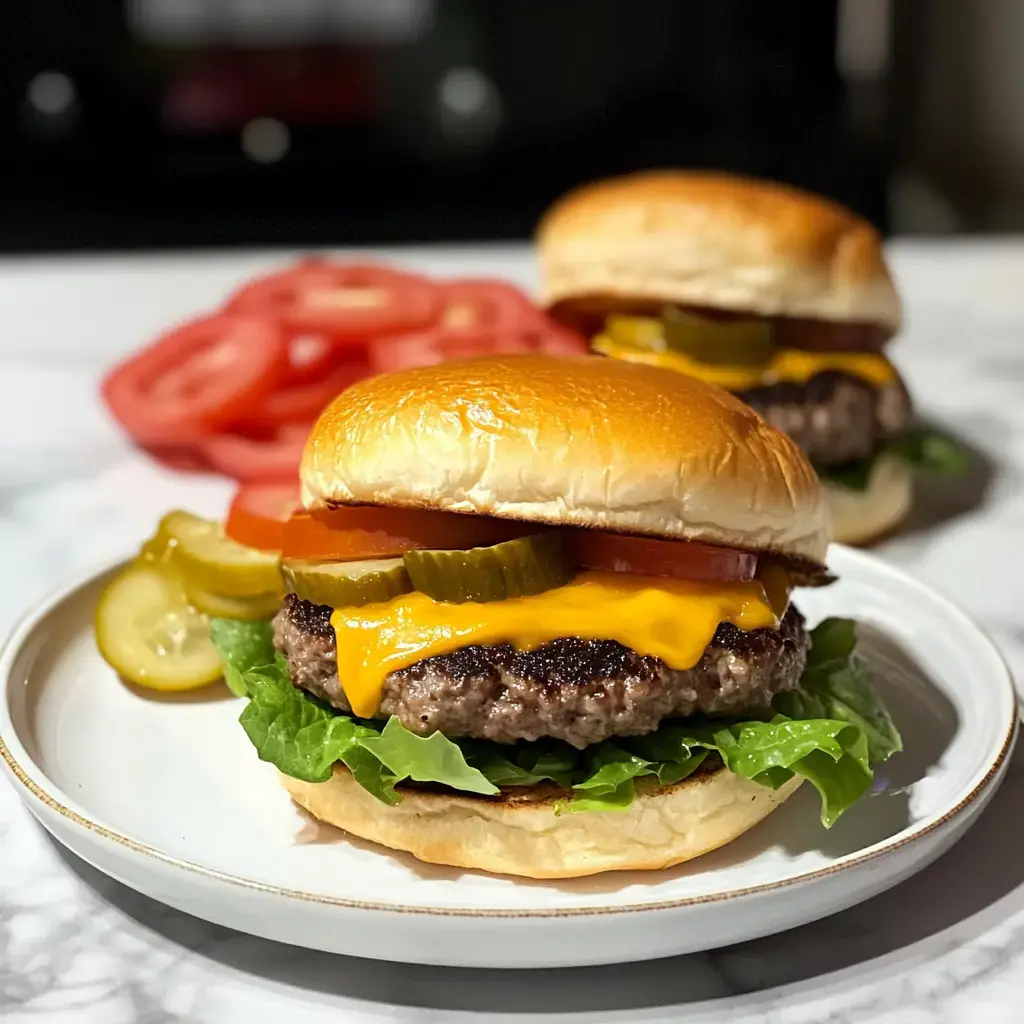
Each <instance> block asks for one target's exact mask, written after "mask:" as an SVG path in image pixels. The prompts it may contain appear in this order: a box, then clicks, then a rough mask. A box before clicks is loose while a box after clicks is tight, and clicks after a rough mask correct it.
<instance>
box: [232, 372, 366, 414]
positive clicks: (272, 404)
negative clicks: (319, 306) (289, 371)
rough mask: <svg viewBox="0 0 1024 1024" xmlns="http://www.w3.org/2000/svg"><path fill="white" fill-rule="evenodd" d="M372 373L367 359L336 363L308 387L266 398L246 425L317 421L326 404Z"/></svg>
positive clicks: (274, 393)
mask: <svg viewBox="0 0 1024 1024" xmlns="http://www.w3.org/2000/svg"><path fill="white" fill-rule="evenodd" d="M369 373H371V370H370V366H369V363H368V362H366V361H365V360H352V361H347V362H340V363H336V364H335V365H334V367H333V368H332V369H330V370H329V371H328V372H327V374H326V376H324V377H322V378H320V379H319V380H316V381H311V382H309V383H306V384H297V385H295V386H293V387H286V388H279V389H278V390H276V391H271V392H270V394H269V395H264V396H263V398H261V399H260V400H259V401H258V402H256V403H255V404H254V405H253V406H252V407H251V408H250V409H249V411H248V412H247V414H246V417H245V420H246V422H252V423H256V424H286V423H294V422H296V421H299V422H306V421H309V420H314V419H316V417H317V416H319V415H320V413H321V412H323V410H324V408H325V407H326V405H327V404H328V403H329V402H330V401H331V400H332V399H333V398H335V397H336V396H337V395H340V394H341V392H342V391H344V390H345V389H346V388H347V387H348V386H349V385H350V384H354V383H355V382H356V381H357V380H361V379H362V378H363V377H366V376H367V375H368V374H369Z"/></svg>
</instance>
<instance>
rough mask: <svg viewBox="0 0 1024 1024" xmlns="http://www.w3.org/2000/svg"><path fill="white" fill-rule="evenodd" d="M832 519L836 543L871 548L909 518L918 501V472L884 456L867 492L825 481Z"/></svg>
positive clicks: (888, 456)
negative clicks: (864, 545) (914, 501)
mask: <svg viewBox="0 0 1024 1024" xmlns="http://www.w3.org/2000/svg"><path fill="white" fill-rule="evenodd" d="M824 484H825V493H826V494H827V495H828V504H829V511H830V513H831V515H832V539H833V540H835V541H839V542H840V543H841V544H869V543H870V542H871V541H873V540H877V539H878V538H879V537H882V536H883V535H884V534H886V533H888V532H889V531H890V530H892V529H894V528H895V527H896V526H898V525H899V524H900V523H901V522H903V520H904V519H905V518H906V515H907V513H908V512H909V511H910V506H911V504H912V503H913V499H914V472H913V470H912V469H911V468H910V467H909V466H908V465H907V464H906V463H905V462H904V461H903V460H902V459H900V458H898V457H897V456H895V455H880V456H879V457H878V458H877V459H876V460H875V464H874V465H873V466H872V467H871V476H870V477H869V478H868V486H867V487H866V488H865V489H864V490H863V491H855V490H853V489H852V488H849V487H843V486H841V485H840V484H835V483H832V482H831V481H829V480H825V481H824Z"/></svg>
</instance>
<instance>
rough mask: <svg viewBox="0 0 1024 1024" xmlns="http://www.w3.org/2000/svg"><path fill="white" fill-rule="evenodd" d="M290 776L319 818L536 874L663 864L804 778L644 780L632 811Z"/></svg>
mask: <svg viewBox="0 0 1024 1024" xmlns="http://www.w3.org/2000/svg"><path fill="white" fill-rule="evenodd" d="M281 781H282V783H283V784H284V786H285V788H286V789H287V790H288V792H289V793H290V794H291V796H292V799H293V800H295V802H296V803H298V804H299V805H300V806H301V807H304V808H305V809H306V810H307V811H308V812H309V813H310V814H312V815H313V817H314V818H317V819H319V820H320V821H323V822H326V823H328V824H330V825H335V826H337V827H338V828H341V829H344V830H345V831H346V832H348V833H350V834H351V835H354V836H358V837H359V838H360V839H368V840H370V841H371V842H375V843H379V844H380V845H381V846H386V847H388V848H389V849H392V850H402V851H405V852H406V853H411V854H412V855H413V856H414V857H417V858H419V859H420V860H424V861H429V862H430V863H432V864H450V865H452V866H454V867H460V868H474V869H477V870H480V871H488V872H492V873H495V874H506V875H521V876H525V877H527V878H575V877H578V876H580V875H593V874H597V873H598V872H601V871H645V870H658V869H661V868H667V867H671V866H672V865H673V864H681V863H682V862H683V861H687V860H692V859H693V858H694V857H699V856H700V855H701V854H704V853H708V852H710V851H711V850H715V849H717V848H718V847H720V846H724V845H725V844H726V843H729V842H731V841H732V840H733V839H735V838H736V837H737V836H739V835H742V833H744V832H746V831H747V830H748V829H750V828H753V826H754V825H756V824H757V823H758V822H759V821H761V820H762V819H763V818H765V817H767V816H768V815H769V814H770V813H771V812H772V811H773V810H775V808H776V807H778V806H779V804H781V803H782V801H783V800H785V799H786V798H787V797H788V796H789V795H790V794H791V793H792V792H794V790H796V788H797V787H798V786H799V784H800V781H801V780H800V777H799V776H794V777H793V778H792V779H791V780H790V781H789V782H787V783H785V784H784V785H783V786H781V787H780V788H779V789H776V790H773V789H769V788H768V787H767V786H761V785H759V784H758V783H756V782H751V781H750V780H748V779H744V778H742V777H741V776H739V775H734V774H733V773H732V772H729V771H726V770H725V769H724V768H719V769H717V770H712V771H698V773H697V774H695V775H691V776H690V777H689V778H687V779H684V780H683V781H682V782H679V783H676V784H675V785H673V786H658V785H651V784H650V783H646V780H643V779H641V780H639V781H638V782H637V797H636V799H635V800H634V801H633V803H632V804H630V806H629V807H628V808H627V809H626V810H623V811H590V812H588V813H586V814H564V813H563V814H556V803H557V802H558V801H559V800H564V799H565V798H566V796H567V794H566V793H565V791H561V790H557V789H555V788H554V787H550V788H546V787H544V786H534V787H530V788H529V789H524V790H521V791H516V790H511V791H508V790H507V791H505V792H504V793H502V795H501V796H500V797H493V798H491V797H478V796H470V795H465V794H457V793H442V792H435V791H429V790H419V789H411V788H408V787H406V788H404V789H402V787H399V788H400V789H401V792H402V797H403V799H402V801H401V803H398V804H395V805H394V806H389V805H387V804H382V803H381V802H380V801H379V800H377V798H376V797H374V796H372V795H371V794H370V793H369V792H367V791H366V790H365V789H363V787H362V786H360V785H359V784H358V783H357V782H356V781H355V779H353V778H352V775H351V774H350V773H349V771H348V769H347V768H345V767H344V766H343V765H340V764H336V765H335V766H334V774H333V775H332V777H331V778H330V779H329V780H328V781H327V782H302V781H301V780H299V779H293V778H291V777H290V776H287V775H282V776H281Z"/></svg>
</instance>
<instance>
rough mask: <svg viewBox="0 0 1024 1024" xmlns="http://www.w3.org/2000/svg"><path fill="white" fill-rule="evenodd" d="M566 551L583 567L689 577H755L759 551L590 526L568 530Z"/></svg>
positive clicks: (681, 577)
mask: <svg viewBox="0 0 1024 1024" xmlns="http://www.w3.org/2000/svg"><path fill="white" fill-rule="evenodd" d="M564 544H565V551H566V554H567V555H568V556H569V558H570V560H571V561H572V562H573V563H574V564H575V565H578V566H580V567H581V568H584V569H598V570H602V571H604V572H628V573H635V574H637V575H640V576H675V577H678V578H680V579H687V580H741V581H745V580H752V579H753V578H754V574H755V572H756V571H757V555H755V554H751V553H750V552H748V551H737V550H735V549H734V548H726V547H717V546H715V545H713V544H700V543H698V542H697V541H692V540H658V539H656V538H653V537H627V536H623V535H621V534H615V533H599V532H596V531H595V532H591V531H590V530H567V531H566V533H565V537H564Z"/></svg>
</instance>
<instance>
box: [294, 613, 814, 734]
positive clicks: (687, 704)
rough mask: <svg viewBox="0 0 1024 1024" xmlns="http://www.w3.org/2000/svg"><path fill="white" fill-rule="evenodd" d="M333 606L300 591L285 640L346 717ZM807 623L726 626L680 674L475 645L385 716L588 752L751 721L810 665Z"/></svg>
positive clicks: (418, 728) (383, 708)
mask: <svg viewBox="0 0 1024 1024" xmlns="http://www.w3.org/2000/svg"><path fill="white" fill-rule="evenodd" d="M330 613H331V609H330V608H327V607H325V606H322V605H314V604H310V603H309V602H308V601H301V600H299V599H298V598H297V597H295V596H294V595H288V597H286V598H285V603H284V605H283V607H282V608H281V610H280V611H279V612H278V614H277V616H276V617H275V618H274V643H275V645H276V646H277V648H278V650H280V651H281V652H282V653H283V654H284V655H285V657H286V658H287V659H288V667H289V671H290V673H291V679H292V682H293V683H294V684H295V685H296V686H299V687H302V688H303V689H305V690H308V691H309V692H310V693H312V694H314V695H315V696H317V697H319V698H320V699H322V700H324V701H327V702H329V703H330V704H333V705H334V706H335V707H336V708H339V709H340V710H342V711H349V704H348V701H347V700H346V698H345V694H344V691H343V690H342V689H341V685H340V683H339V681H338V670H337V663H336V661H335V646H334V630H333V629H332V627H331V624H330ZM808 646H809V640H808V636H807V632H806V630H805V629H804V621H803V616H801V614H800V613H799V612H798V611H797V610H796V609H795V608H793V607H792V606H790V608H789V610H788V611H787V612H786V615H785V617H784V618H783V620H782V622H781V624H780V626H779V629H778V630H774V629H756V630H751V631H749V632H744V631H743V630H741V629H738V628H737V627H736V626H733V625H731V624H729V623H722V624H721V625H719V627H718V629H717V631H716V632H715V635H714V638H713V639H712V641H711V643H710V644H709V645H708V647H707V649H706V650H705V651H704V654H703V656H702V657H701V659H700V661H699V662H698V663H697V664H696V665H695V666H694V667H693V668H691V669H686V670H679V669H672V668H669V666H668V665H666V664H665V663H664V662H663V661H660V660H659V659H657V658H652V657H645V656H643V655H640V654H637V653H636V652H635V651H632V650H630V649H629V648H628V647H624V646H623V645H622V644H620V643H617V642H615V641H614V640H581V639H579V638H577V637H564V638H562V639H559V640H553V641H551V642H550V643H547V644H544V645H543V646H542V647H539V648H537V649H536V650H533V651H516V650H515V649H514V648H513V647H512V645H511V644H499V645H494V646H480V645H473V646H469V647H463V648H460V649H459V650H457V651H453V652H452V653H450V654H442V655H438V656H436V657H433V658H425V659H423V660H422V661H418V662H416V663H415V664H413V665H410V666H408V667H407V668H404V669H401V670H399V671H397V672H392V673H391V674H390V675H389V676H388V677H387V678H386V679H385V681H384V689H383V695H382V699H381V704H380V710H379V712H378V714H379V715H380V716H381V717H388V716H391V715H395V716H397V717H398V719H399V720H400V721H401V723H402V724H403V725H404V726H405V727H406V728H407V729H409V730H410V731H411V732H415V733H420V734H422V735H426V734H429V733H432V732H435V731H437V732H441V733H443V734H444V735H445V736H449V737H452V738H455V737H460V736H469V737H476V738H479V739H488V740H494V741H496V742H498V743H514V742H516V741H517V740H537V739H541V738H542V737H553V738H555V739H560V740H564V741H565V742H567V743H570V744H572V745H573V746H574V747H578V748H583V747H586V746H588V745H589V744H591V743H597V742H599V741H601V740H605V739H608V738H609V737H611V736H630V735H634V736H635V735H639V734H641V733H646V732H653V731H654V730H655V729H657V728H658V725H659V723H660V722H661V721H662V719H665V718H681V717H686V716H689V715H694V714H698V713H699V714H705V715H712V716H726V715H739V714H744V715H751V716H757V715H760V714H763V713H765V712H767V711H768V709H769V707H770V705H771V700H772V697H773V696H774V695H775V694H776V693H779V692H781V691H784V690H789V689H792V688H793V687H794V686H795V685H796V683H797V681H798V680H799V678H800V675H801V673H802V672H803V669H804V664H805V662H806V659H807V649H808Z"/></svg>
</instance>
